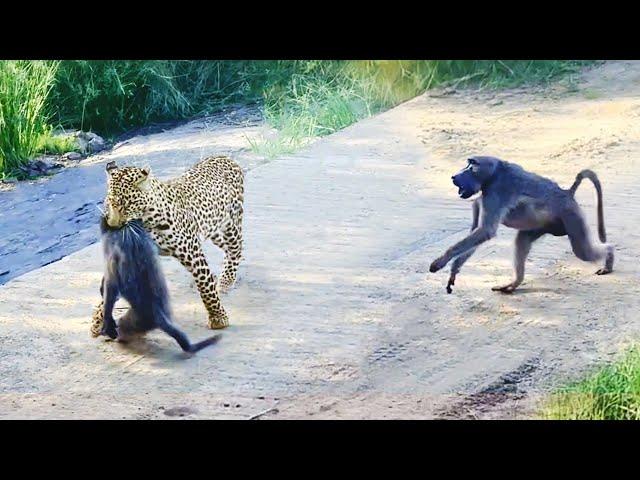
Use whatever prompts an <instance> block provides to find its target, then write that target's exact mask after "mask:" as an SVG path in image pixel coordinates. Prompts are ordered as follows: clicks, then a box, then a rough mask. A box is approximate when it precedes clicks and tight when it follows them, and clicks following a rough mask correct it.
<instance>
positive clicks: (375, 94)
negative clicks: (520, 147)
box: [252, 60, 593, 156]
mask: <svg viewBox="0 0 640 480" xmlns="http://www.w3.org/2000/svg"><path fill="white" fill-rule="evenodd" d="M589 63H593V62H583V61H555V60H553V61H501V60H496V61H494V60H490V61H480V60H472V61H465V60H420V61H398V60H393V61H383V60H375V61H374V60H371V61H348V62H307V63H306V64H305V66H306V69H305V70H304V71H302V72H298V71H296V72H294V73H293V74H292V75H291V77H290V78H289V79H288V80H287V81H286V82H280V83H276V84H273V85H271V87H270V88H269V89H267V90H265V94H264V112H265V118H266V120H267V122H268V123H269V124H270V125H272V126H274V127H275V128H277V129H278V130H280V131H281V132H282V135H280V136H277V137H275V138H271V139H257V140H255V141H254V143H253V144H252V147H253V150H254V151H255V152H257V153H262V154H267V155H268V156H277V155H279V154H282V153H286V152H288V151H290V150H291V146H292V145H293V146H296V147H299V146H302V145H304V144H305V143H307V142H308V141H310V140H312V139H313V138H315V137H318V136H323V135H327V134H330V133H333V132H335V131H337V130H340V129H341V128H344V127H346V126H348V125H351V124H352V123H354V122H356V121H358V120H361V119H363V118H366V117H368V116H371V115H373V114H375V113H378V112H380V111H383V110H385V109H388V108H391V107H393V106H395V105H398V104H400V103H402V102H404V101H406V100H409V99H411V98H413V97H415V96H416V95H419V94H421V93H423V92H424V91H425V90H428V89H430V88H433V87H436V86H445V85H446V86H455V87H463V86H471V85H473V86H476V87H480V88H504V87H514V86H518V85H523V84H530V83H545V82H549V81H551V80H554V79H557V78H565V79H569V81H570V80H571V75H572V74H575V73H576V72H578V71H579V70H580V68H581V67H583V66H585V65H587V64H589Z"/></svg>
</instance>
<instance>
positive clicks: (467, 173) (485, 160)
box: [451, 157, 498, 198]
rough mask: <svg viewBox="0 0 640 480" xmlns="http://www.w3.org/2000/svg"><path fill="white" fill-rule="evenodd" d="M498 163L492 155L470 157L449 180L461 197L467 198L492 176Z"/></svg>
mask: <svg viewBox="0 0 640 480" xmlns="http://www.w3.org/2000/svg"><path fill="white" fill-rule="evenodd" d="M497 164H498V161H497V159H495V158H493V157H471V158H469V159H467V166H466V167H465V168H463V169H462V170H460V171H459V172H458V173H456V174H455V175H454V176H453V177H451V180H453V184H454V185H455V186H456V187H458V195H459V196H460V197H461V198H469V197H471V196H472V195H475V194H476V193H478V192H479V191H480V190H481V189H482V187H483V185H485V184H486V183H487V182H488V181H489V180H490V179H491V177H492V176H493V174H494V173H495V170H496V166H497Z"/></svg>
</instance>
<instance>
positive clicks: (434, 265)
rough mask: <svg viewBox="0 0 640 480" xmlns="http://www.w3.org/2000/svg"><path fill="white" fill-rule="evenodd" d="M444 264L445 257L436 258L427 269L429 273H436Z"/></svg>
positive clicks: (445, 262) (445, 261)
mask: <svg viewBox="0 0 640 480" xmlns="http://www.w3.org/2000/svg"><path fill="white" fill-rule="evenodd" d="M446 264H447V259H446V258H445V257H440V258H436V259H435V260H434V261H433V263H432V264H431V266H430V267H429V271H430V272H431V273H434V272H437V271H438V270H441V269H442V268H443V267H444V266H445V265H446Z"/></svg>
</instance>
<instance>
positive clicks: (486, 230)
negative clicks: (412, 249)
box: [429, 196, 507, 272]
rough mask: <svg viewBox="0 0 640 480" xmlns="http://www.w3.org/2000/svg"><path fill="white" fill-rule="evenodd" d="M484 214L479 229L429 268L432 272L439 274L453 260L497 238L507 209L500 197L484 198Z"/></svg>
mask: <svg viewBox="0 0 640 480" xmlns="http://www.w3.org/2000/svg"><path fill="white" fill-rule="evenodd" d="M481 201H482V213H481V215H480V224H479V225H478V228H476V229H475V230H473V232H471V233H470V234H469V235H467V236H466V237H465V238H463V239H462V240H460V241H459V242H457V243H455V244H454V245H453V246H451V247H449V249H447V251H446V252H445V253H444V255H442V256H441V257H439V258H437V259H436V260H435V261H434V262H433V263H432V264H431V266H430V267H429V271H430V272H437V271H438V270H440V269H442V268H443V267H444V266H445V265H446V264H447V263H449V262H450V261H451V259H452V258H454V257H457V256H459V255H462V254H464V253H466V252H467V251H469V250H471V249H474V248H476V247H478V246H479V245H480V244H482V243H484V242H486V241H487V240H489V239H491V238H493V237H495V235H496V232H497V231H498V226H499V225H500V221H501V220H502V217H503V215H504V213H505V212H506V210H507V209H506V208H505V207H504V206H503V205H502V204H501V201H500V199H499V198H498V197H495V196H489V197H484V196H483V197H482V200H481Z"/></svg>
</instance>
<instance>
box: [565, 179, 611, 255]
mask: <svg viewBox="0 0 640 480" xmlns="http://www.w3.org/2000/svg"><path fill="white" fill-rule="evenodd" d="M583 178H588V179H589V180H591V182H592V183H593V186H594V187H595V188H596V193H597V194H598V237H600V241H601V242H602V243H605V242H606V241H607V233H606V232H605V229H604V213H603V210H602V186H601V185H600V180H599V179H598V176H597V175H596V174H595V172H594V171H592V170H582V171H581V172H580V173H578V175H576V181H575V182H573V185H571V188H570V189H569V192H571V195H575V193H576V190H577V189H578V187H579V186H580V183H582V179H583Z"/></svg>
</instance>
